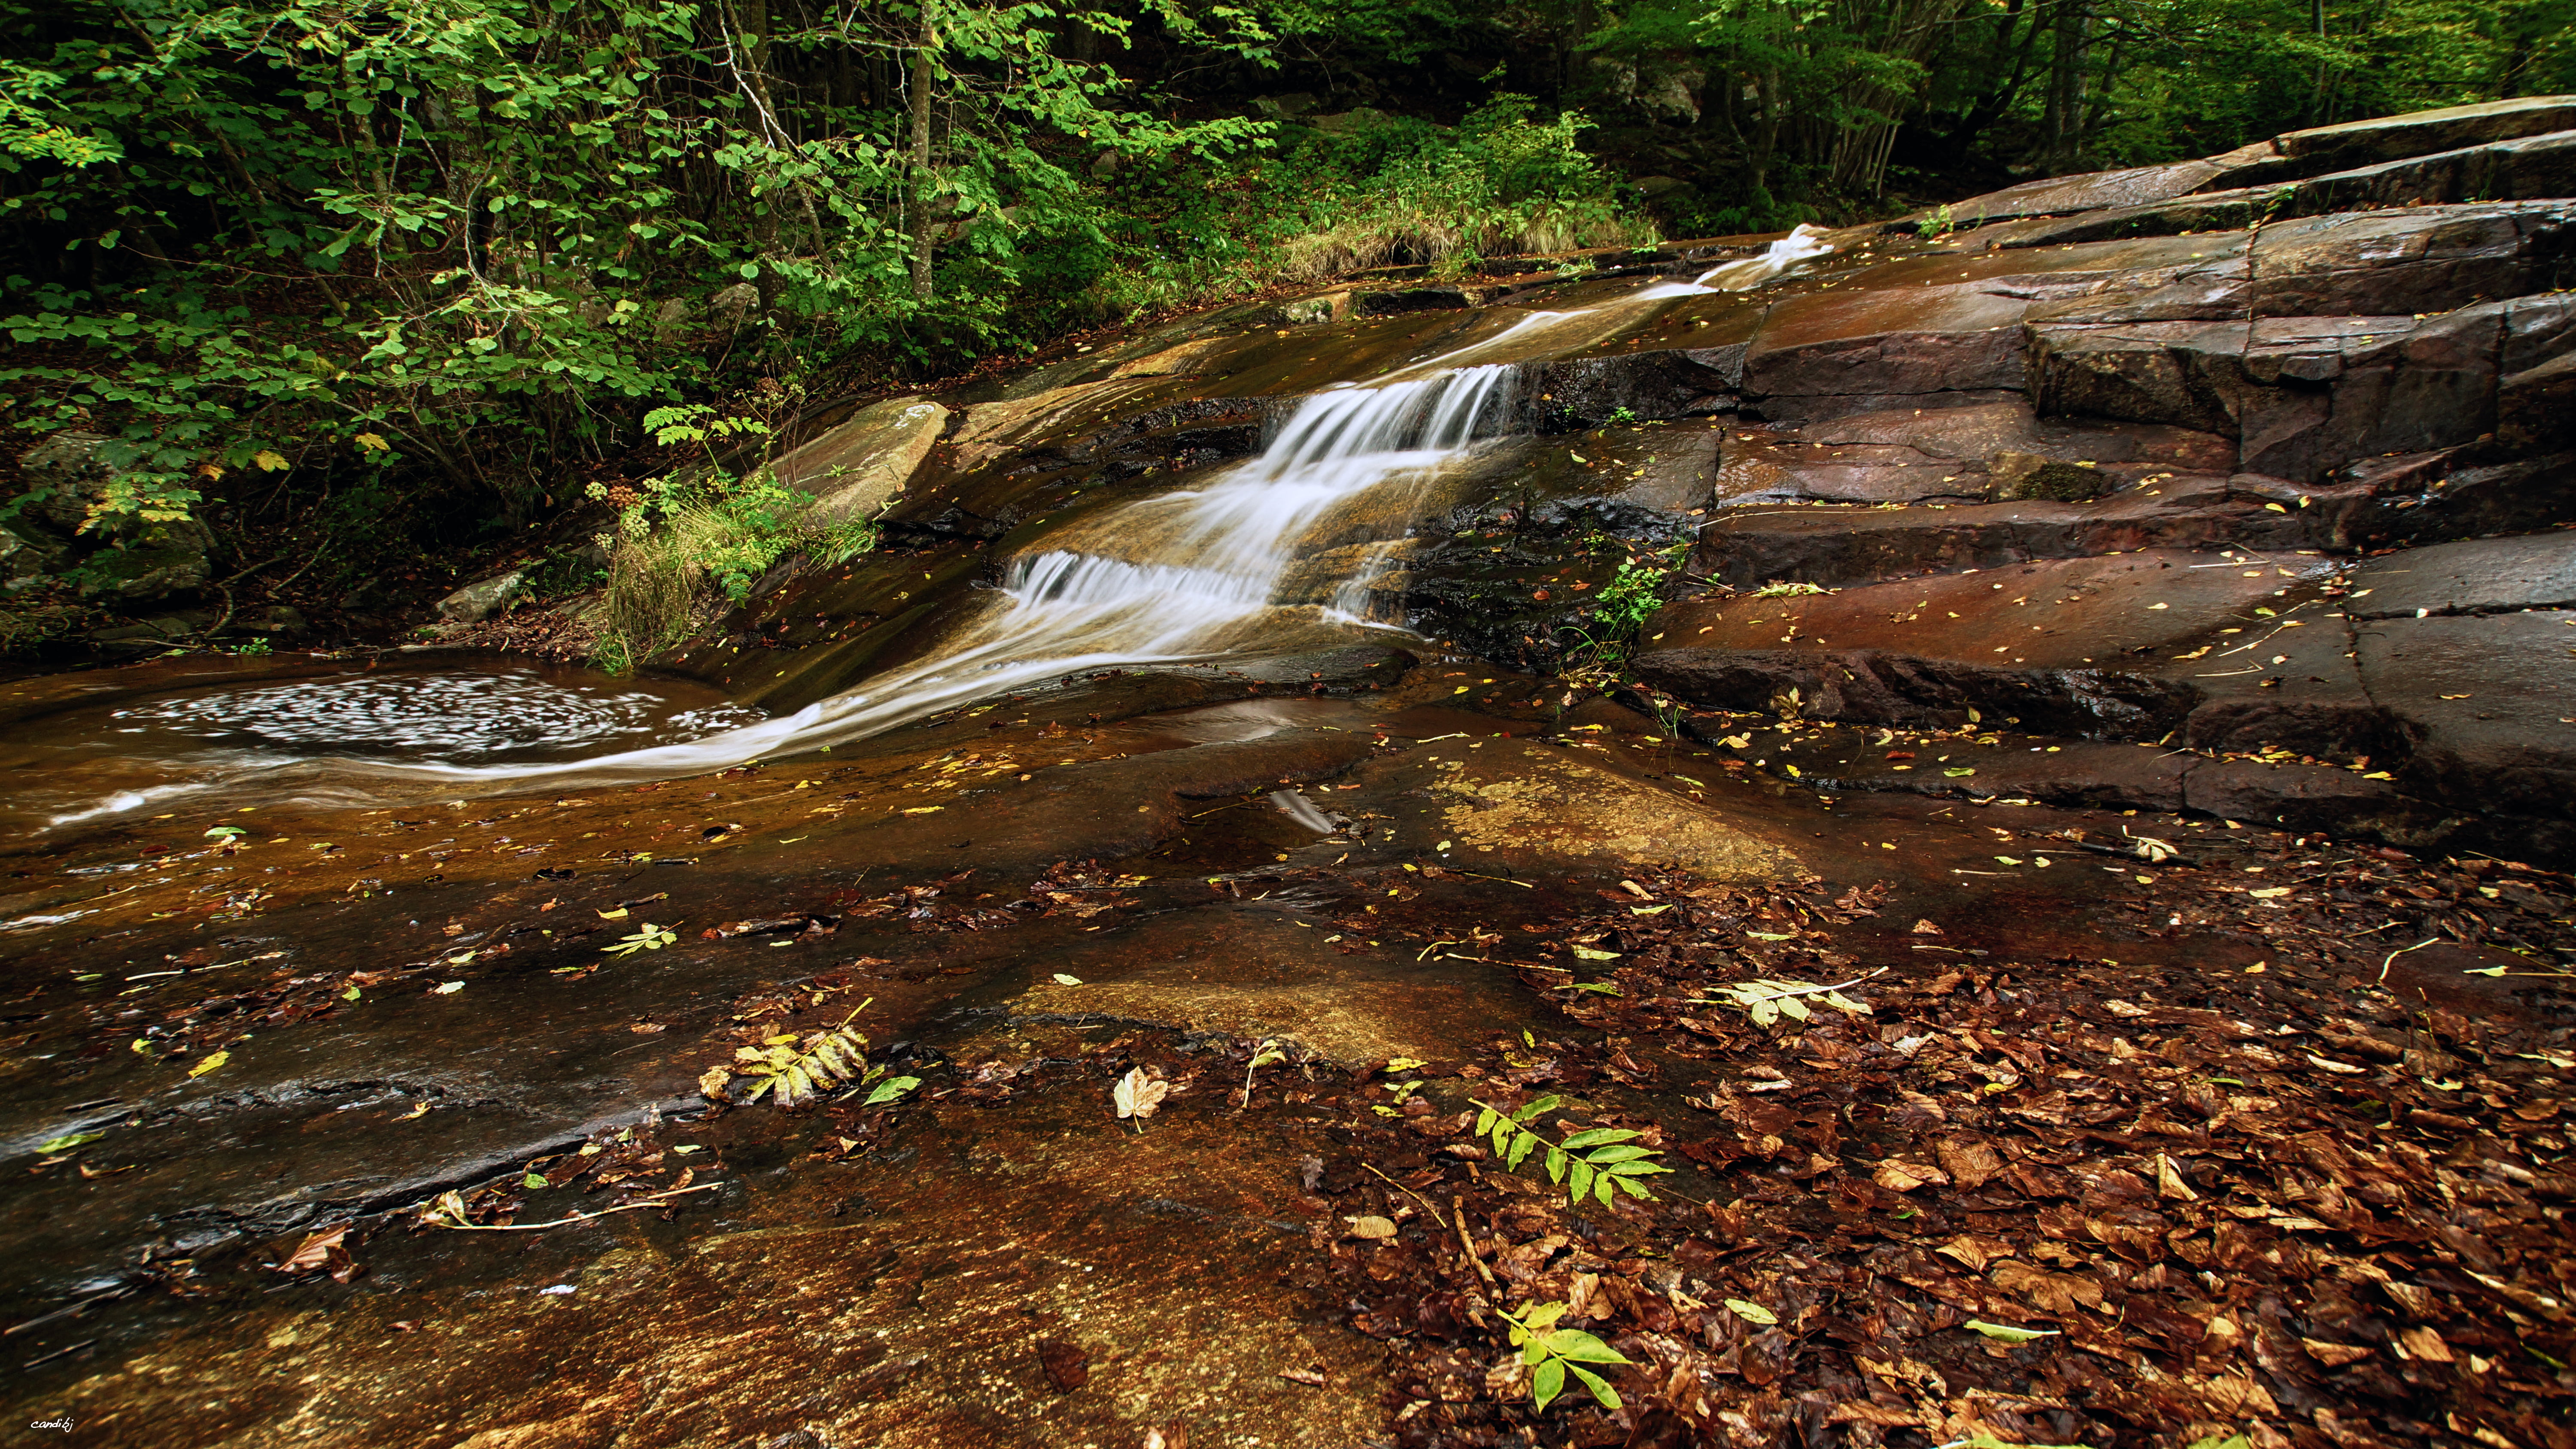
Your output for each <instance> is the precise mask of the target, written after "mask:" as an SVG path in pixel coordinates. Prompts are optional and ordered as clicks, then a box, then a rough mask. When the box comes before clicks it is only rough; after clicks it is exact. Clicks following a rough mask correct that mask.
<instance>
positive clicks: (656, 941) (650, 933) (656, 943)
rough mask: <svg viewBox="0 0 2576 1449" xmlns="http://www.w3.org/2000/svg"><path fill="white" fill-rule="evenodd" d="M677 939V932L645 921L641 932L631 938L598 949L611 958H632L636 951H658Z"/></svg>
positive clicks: (626, 937)
mask: <svg viewBox="0 0 2576 1449" xmlns="http://www.w3.org/2000/svg"><path fill="white" fill-rule="evenodd" d="M678 939H680V933H679V932H677V931H674V930H672V929H670V928H669V927H667V926H657V925H654V924H653V923H652V922H651V921H646V922H645V923H644V929H643V930H640V931H638V932H636V933H635V934H634V935H632V936H621V937H619V938H618V941H617V944H616V945H614V946H602V947H600V948H599V949H601V950H603V951H605V952H607V953H608V954H609V955H611V956H632V955H634V954H635V953H636V952H638V951H659V950H661V949H662V948H663V947H665V946H668V945H670V944H671V943H672V942H674V941H676V940H678Z"/></svg>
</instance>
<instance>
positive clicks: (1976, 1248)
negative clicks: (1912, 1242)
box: [1932, 1233, 2013, 1273]
mask: <svg viewBox="0 0 2576 1449" xmlns="http://www.w3.org/2000/svg"><path fill="white" fill-rule="evenodd" d="M1932 1251H1934V1252H1936V1253H1939V1254H1940V1255H1941V1256H1943V1257H1945V1258H1954V1259H1957V1260H1958V1261H1959V1262H1961V1263H1964V1264H1966V1265H1967V1267H1968V1271H1970V1272H1972V1273H1982V1272H1984V1271H1986V1265H1987V1264H1988V1263H1991V1262H1993V1261H1995V1260H1996V1259H1997V1258H2009V1257H2011V1256H2012V1255H2013V1246H2012V1244H2010V1243H2008V1242H2006V1241H2004V1240H2003V1239H2002V1238H1984V1237H1979V1236H1977V1235H1976V1234H1974V1233H1961V1234H1959V1235H1958V1236H1957V1237H1955V1238H1952V1239H1951V1240H1950V1241H1948V1242H1946V1243H1943V1244H1942V1245H1941V1246H1939V1247H1937V1248H1935V1249H1933V1250H1932Z"/></svg>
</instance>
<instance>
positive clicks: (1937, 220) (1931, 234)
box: [1914, 201, 1958, 241]
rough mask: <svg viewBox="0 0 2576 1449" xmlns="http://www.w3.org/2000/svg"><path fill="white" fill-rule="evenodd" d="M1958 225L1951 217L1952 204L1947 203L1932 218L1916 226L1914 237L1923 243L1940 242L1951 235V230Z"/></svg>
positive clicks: (1927, 218)
mask: <svg viewBox="0 0 2576 1449" xmlns="http://www.w3.org/2000/svg"><path fill="white" fill-rule="evenodd" d="M1956 225H1958V223H1957V222H1956V221H1954V220H1952V219H1951V216H1950V203H1948V202H1946V201H1945V202H1942V203H1941V205H1940V207H1939V208H1938V209H1937V210H1935V211H1934V212H1933V213H1932V214H1931V215H1930V216H1927V217H1925V218H1923V219H1922V220H1921V221H1919V222H1916V223H1915V224H1914V235H1915V237H1916V238H1917V239H1919V240H1922V241H1939V240H1940V239H1941V238H1942V237H1945V236H1947V235H1949V234H1950V228H1952V227H1954V226H1956Z"/></svg>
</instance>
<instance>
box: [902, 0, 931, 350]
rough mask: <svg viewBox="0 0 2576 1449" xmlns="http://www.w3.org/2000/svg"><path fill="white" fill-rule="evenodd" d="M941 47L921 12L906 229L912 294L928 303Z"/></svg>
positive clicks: (926, 12) (914, 61)
mask: <svg viewBox="0 0 2576 1449" xmlns="http://www.w3.org/2000/svg"><path fill="white" fill-rule="evenodd" d="M938 44H939V32H938V31H937V30H936V29H934V28H932V26H931V23H930V10H929V7H928V6H924V7H923V8H922V12H921V39H920V43H919V44H918V45H916V46H915V47H914V48H913V52H912V194H911V197H910V204H909V205H908V206H906V208H905V210H906V211H907V212H909V213H910V215H909V216H907V217H906V218H905V229H906V230H907V231H909V232H910V233H911V235H912V295H913V297H914V299H915V300H917V301H923V302H927V301H929V300H930V299H931V297H932V295H933V292H932V287H931V281H930V259H931V246H932V243H931V239H930V86H931V64H930V52H931V49H932V48H933V47H934V46H936V45H938Z"/></svg>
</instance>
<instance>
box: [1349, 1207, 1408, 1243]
mask: <svg viewBox="0 0 2576 1449" xmlns="http://www.w3.org/2000/svg"><path fill="white" fill-rule="evenodd" d="M1342 1221H1344V1222H1346V1223H1349V1224H1350V1225H1351V1230H1350V1231H1349V1232H1347V1233H1344V1234H1342V1236H1343V1237H1346V1238H1363V1239H1366V1240H1367V1241H1369V1242H1373V1243H1374V1242H1383V1241H1385V1240H1386V1239H1388V1238H1392V1237H1394V1236H1395V1223H1394V1220H1393V1219H1390V1218H1382V1217H1379V1216H1377V1215H1376V1214H1374V1213H1370V1214H1364V1215H1362V1216H1360V1217H1355V1218H1344V1219H1343V1220H1342Z"/></svg>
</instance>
